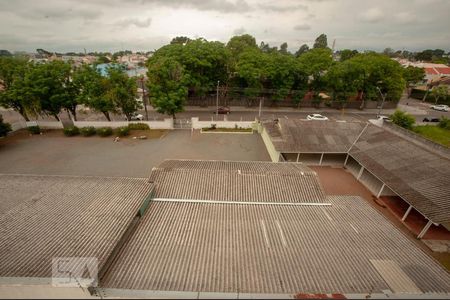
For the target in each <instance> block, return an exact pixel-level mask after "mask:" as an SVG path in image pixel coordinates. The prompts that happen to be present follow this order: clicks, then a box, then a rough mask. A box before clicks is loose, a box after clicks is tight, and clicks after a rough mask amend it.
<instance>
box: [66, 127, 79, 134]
mask: <svg viewBox="0 0 450 300" xmlns="http://www.w3.org/2000/svg"><path fill="white" fill-rule="evenodd" d="M63 131H64V135H65V136H75V135H79V134H80V129H79V128H78V127H77V126H69V127H66V128H64V130H63Z"/></svg>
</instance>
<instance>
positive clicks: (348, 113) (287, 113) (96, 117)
mask: <svg viewBox="0 0 450 300" xmlns="http://www.w3.org/2000/svg"><path fill="white" fill-rule="evenodd" d="M411 108H412V109H415V110H413V111H411V112H410V113H411V114H413V116H414V117H415V118H416V122H422V120H423V119H424V118H425V117H427V118H440V117H442V116H445V117H447V118H450V112H440V111H435V110H432V109H430V108H429V106H428V105H427V106H426V107H425V106H422V107H418V106H417V109H416V108H414V106H411ZM377 112H378V111H377V110H364V111H358V110H355V109H352V110H350V109H349V110H344V111H339V110H329V109H328V110H321V109H318V110H314V109H303V110H293V109H279V110H277V109H266V110H264V109H263V110H262V112H261V118H262V119H274V118H288V119H289V118H301V119H304V118H306V116H307V115H308V114H311V113H320V114H322V115H325V116H327V117H328V118H330V119H331V120H346V121H357V120H359V121H366V120H369V119H374V118H375V117H376V115H377ZM392 112H393V110H383V111H382V114H383V115H389V114H391V113H392ZM139 113H141V114H142V115H144V117H145V111H144V110H141V111H139ZM0 114H2V115H3V118H4V120H5V121H6V122H9V123H14V122H17V121H22V120H23V118H22V117H21V116H20V115H19V114H18V113H17V112H14V111H11V110H0ZM258 116H259V112H258V109H257V108H255V109H253V110H251V109H243V108H239V109H238V110H233V108H232V111H231V113H230V114H229V115H219V116H218V119H219V120H224V119H228V120H229V121H241V120H242V121H253V120H254V119H255V118H256V117H258ZM77 117H78V120H79V121H83V120H86V121H106V118H105V117H104V116H103V114H99V113H95V112H90V113H82V112H79V113H78V116H77ZM148 117H149V120H163V119H164V118H168V117H169V116H167V115H162V114H159V113H157V112H155V111H154V110H153V109H150V110H149V111H148ZM176 117H177V119H190V118H192V117H198V118H199V119H200V120H204V121H206V120H211V119H213V120H215V119H216V118H217V117H216V116H215V114H214V107H210V108H208V109H196V108H188V110H187V111H185V112H182V113H178V114H177V115H176ZM60 118H61V119H67V118H68V115H67V113H65V112H63V113H61V114H60ZM111 118H112V120H113V121H124V120H125V117H124V116H122V115H111ZM39 119H44V120H55V119H54V118H53V117H50V116H46V117H39Z"/></svg>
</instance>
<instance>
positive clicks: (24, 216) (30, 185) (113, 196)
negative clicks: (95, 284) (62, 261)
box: [0, 174, 152, 277]
mask: <svg viewBox="0 0 450 300" xmlns="http://www.w3.org/2000/svg"><path fill="white" fill-rule="evenodd" d="M151 189H152V185H151V184H149V183H148V182H147V179H143V178H142V179H133V178H119V177H118V178H112V177H110V178H104V177H77V176H39V175H6V174H3V175H0V191H1V192H0V205H1V206H0V208H1V211H0V253H1V255H0V276H1V277H51V270H52V266H51V262H52V258H53V257H74V256H75V257H97V259H98V261H99V268H101V267H102V265H103V263H104V262H105V261H106V259H107V258H108V256H109V255H110V254H111V251H112V250H113V248H114V246H115V245H116V244H117V242H118V241H119V239H120V238H121V236H122V235H123V233H124V231H125V230H126V228H127V227H128V225H129V223H130V222H131V221H132V219H133V217H134V216H135V215H136V214H137V211H138V209H139V207H140V206H141V205H142V203H143V201H144V200H145V198H146V196H147V195H148V194H149V192H150V191H151Z"/></svg>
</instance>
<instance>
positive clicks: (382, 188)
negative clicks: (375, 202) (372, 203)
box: [377, 183, 385, 198]
mask: <svg viewBox="0 0 450 300" xmlns="http://www.w3.org/2000/svg"><path fill="white" fill-rule="evenodd" d="M384 187H385V184H384V183H383V185H382V186H381V188H380V191H379V192H378V194H377V198H380V196H381V193H382V192H383V190H384Z"/></svg>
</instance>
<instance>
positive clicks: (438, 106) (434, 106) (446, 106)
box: [430, 104, 449, 111]
mask: <svg viewBox="0 0 450 300" xmlns="http://www.w3.org/2000/svg"><path fill="white" fill-rule="evenodd" d="M430 108H431V109H434V110H440V111H449V107H448V105H444V104H439V105H431V106H430Z"/></svg>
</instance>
